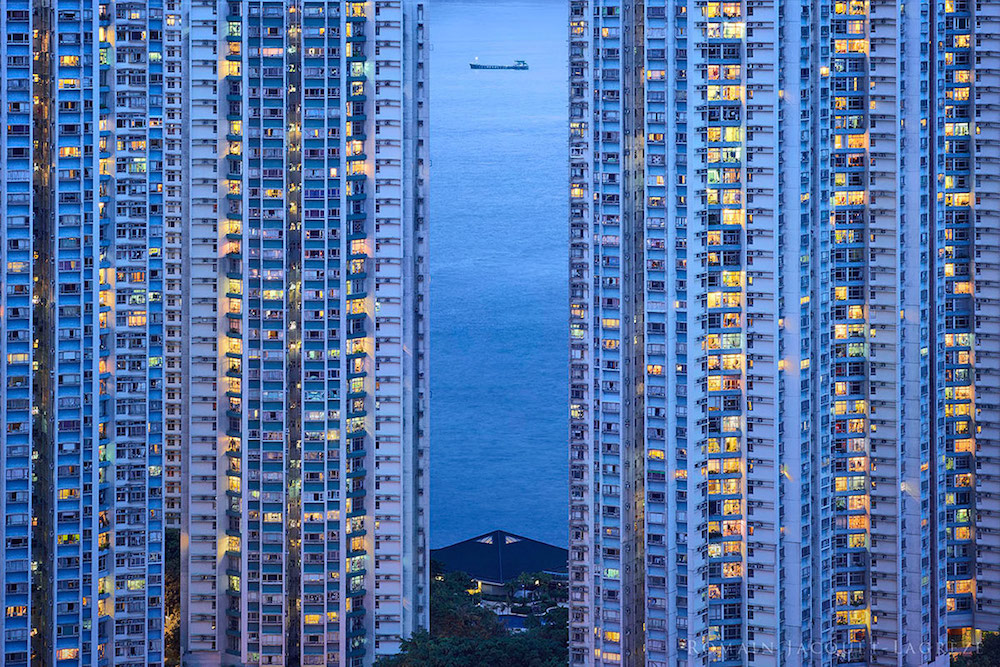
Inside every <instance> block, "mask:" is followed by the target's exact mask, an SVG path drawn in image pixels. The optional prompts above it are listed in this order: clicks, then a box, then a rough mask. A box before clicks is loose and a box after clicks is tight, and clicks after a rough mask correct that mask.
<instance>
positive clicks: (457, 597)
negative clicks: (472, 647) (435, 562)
mask: <svg viewBox="0 0 1000 667" xmlns="http://www.w3.org/2000/svg"><path fill="white" fill-rule="evenodd" d="M475 587H476V584H475V583H474V582H473V581H472V579H471V578H470V577H469V575H467V574H465V573H464V572H449V573H447V574H439V575H437V576H435V577H433V579H432V580H431V634H432V635H433V636H434V637H464V638H474V639H487V638H489V637H497V636H499V635H502V634H503V632H504V628H503V624H502V623H501V622H500V619H498V618H497V616H496V614H494V613H493V612H491V611H490V610H489V609H484V608H482V607H480V606H479V597H480V596H479V594H478V593H475V594H470V593H469V591H470V590H472V589H474V588H475Z"/></svg>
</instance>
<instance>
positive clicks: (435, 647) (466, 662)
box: [377, 564, 568, 667]
mask: <svg viewBox="0 0 1000 667" xmlns="http://www.w3.org/2000/svg"><path fill="white" fill-rule="evenodd" d="M434 569H435V568H434V566H433V564H432V570H431V571H432V578H431V631H430V632H427V631H424V630H421V631H419V632H416V633H415V634H414V635H413V636H412V637H410V638H409V639H407V640H406V641H404V642H403V644H402V647H401V650H400V652H399V654H397V655H394V656H389V657H385V658H382V659H381V660H379V662H378V663H377V665H378V667H480V666H482V665H503V666H504V667H565V665H566V664H567V643H566V640H567V634H568V630H567V621H568V611H567V610H566V609H565V608H562V607H553V608H551V609H549V610H548V611H547V612H546V613H545V614H544V615H543V617H542V618H538V617H536V616H529V617H528V619H527V621H526V626H527V628H528V629H527V630H526V631H525V632H520V633H513V634H508V633H507V632H506V631H505V628H504V625H503V623H502V622H501V621H500V619H499V618H498V617H497V615H496V614H494V613H493V612H492V611H491V610H489V609H485V608H483V607H480V606H479V594H478V593H474V594H470V593H469V592H468V591H470V590H472V589H473V588H474V587H475V584H474V583H473V581H472V580H471V579H470V578H469V576H468V575H466V574H465V573H461V572H450V573H445V574H442V573H440V572H435V571H434ZM538 579H539V575H527V576H525V577H523V581H518V583H517V584H516V586H514V587H512V590H520V588H521V585H522V584H524V585H525V586H527V585H529V583H530V584H531V585H533V584H534V581H535V580H538ZM546 584H548V581H546ZM546 588H547V586H546Z"/></svg>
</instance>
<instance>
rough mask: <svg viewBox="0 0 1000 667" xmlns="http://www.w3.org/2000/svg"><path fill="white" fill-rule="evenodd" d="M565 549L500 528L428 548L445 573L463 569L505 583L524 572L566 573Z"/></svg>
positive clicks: (494, 581)
mask: <svg viewBox="0 0 1000 667" xmlns="http://www.w3.org/2000/svg"><path fill="white" fill-rule="evenodd" d="M568 559H569V551H568V550H566V549H563V548H561V547H557V546H553V545H551V544H546V543H545V542H539V541H538V540H533V539H531V538H529V537H522V536H520V535H513V534H511V533H506V532H504V531H502V530H494V531H493V532H491V533H486V534H484V535H479V536H478V537H473V538H471V539H468V540H465V541H463V542H458V543H456V544H452V545H451V546H448V547H442V548H440V549H432V550H431V560H436V561H438V562H439V563H441V565H442V566H443V567H444V569H445V570H446V571H448V572H465V573H466V574H468V575H469V576H470V577H472V578H473V579H475V580H477V581H485V582H487V583H491V584H505V583H507V582H508V581H510V580H511V579H515V578H516V577H517V576H518V575H519V574H522V573H524V572H547V573H550V574H566V572H567V561H568Z"/></svg>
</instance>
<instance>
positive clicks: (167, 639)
mask: <svg viewBox="0 0 1000 667" xmlns="http://www.w3.org/2000/svg"><path fill="white" fill-rule="evenodd" d="M164 560H165V561H166V562H165V565H166V567H165V572H164V588H165V593H164V600H163V602H164V610H163V611H164V616H165V627H164V642H163V643H164V648H165V649H166V650H165V655H164V663H165V664H166V665H167V667H176V666H177V665H180V664H181V532H180V531H179V530H177V529H176V528H168V529H167V531H166V542H165V543H164Z"/></svg>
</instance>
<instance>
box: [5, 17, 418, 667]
mask: <svg viewBox="0 0 1000 667" xmlns="http://www.w3.org/2000/svg"><path fill="white" fill-rule="evenodd" d="M423 12H424V5H423V3H422V2H417V1H416V0H375V1H369V2H350V1H348V2H342V1H340V0H338V1H336V2H333V1H331V2H325V1H323V2H312V1H307V0H300V1H295V2H292V1H278V2H266V1H265V2H260V1H256V2H255V1H252V0H247V1H242V2H241V1H238V0H235V1H218V2H216V1H208V2H206V1H205V0H184V1H181V0H137V1H135V2H118V3H93V4H89V5H88V4H83V5H81V4H78V3H77V4H74V3H72V2H71V3H69V4H67V3H65V2H58V3H56V2H50V1H48V0H3V1H2V2H0V32H2V34H3V38H2V41H0V61H2V63H3V69H2V70H0V90H2V95H0V100H2V107H0V115H2V123H0V151H2V156H3V159H2V160H0V266H2V270H0V353H2V355H3V357H4V359H3V362H2V363H0V417H2V421H3V423H4V424H5V427H4V429H3V430H2V431H0V467H2V469H3V471H4V474H3V476H2V478H0V509H2V510H3V511H2V513H3V516H4V520H3V521H2V522H0V540H2V543H3V545H4V548H5V554H4V555H5V558H4V559H3V561H2V563H0V582H2V585H0V610H2V614H3V615H2V617H0V662H2V663H3V664H4V665H5V666H9V667H18V666H19V665H24V666H27V665H29V664H30V665H54V666H56V667H71V666H72V665H123V666H128V667H139V666H140V665H141V666H145V665H154V664H160V663H161V661H162V660H163V659H164V653H165V651H166V650H167V646H166V645H165V637H166V634H167V630H168V628H167V627H165V626H166V625H167V623H168V622H171V621H172V622H173V623H176V622H177V621H176V618H174V619H167V618H166V617H167V612H166V610H165V606H164V603H165V597H166V590H165V575H166V571H165V570H166V566H167V564H166V562H165V548H164V545H165V542H166V531H167V530H168V529H169V528H170V527H174V528H179V529H180V533H181V537H180V541H181V551H182V555H181V563H180V581H181V605H180V643H181V647H180V648H181V651H182V653H183V660H184V662H185V664H189V665H258V664H259V665H352V666H353V665H368V664H371V663H372V662H373V660H374V658H375V657H376V655H378V654H382V653H389V652H394V651H395V650H396V649H397V648H398V644H399V641H400V638H402V637H405V636H407V635H408V634H409V633H411V632H412V631H413V630H414V629H415V628H416V627H420V626H423V625H426V623H427V615H428V609H427V562H426V558H427V518H428V517H427V494H426V486H427V437H428V423H427V399H428V396H427V393H428V392H427V321H426V316H427V301H426V282H425V276H426V246H427V224H426V201H425V199H426V172H427V169H426V167H427V160H428V158H427V141H426V138H427V126H426V113H427V107H426V105H427V89H426V85H427V83H426V74H427V71H426V57H427V47H426V36H425V32H424V16H423Z"/></svg>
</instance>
